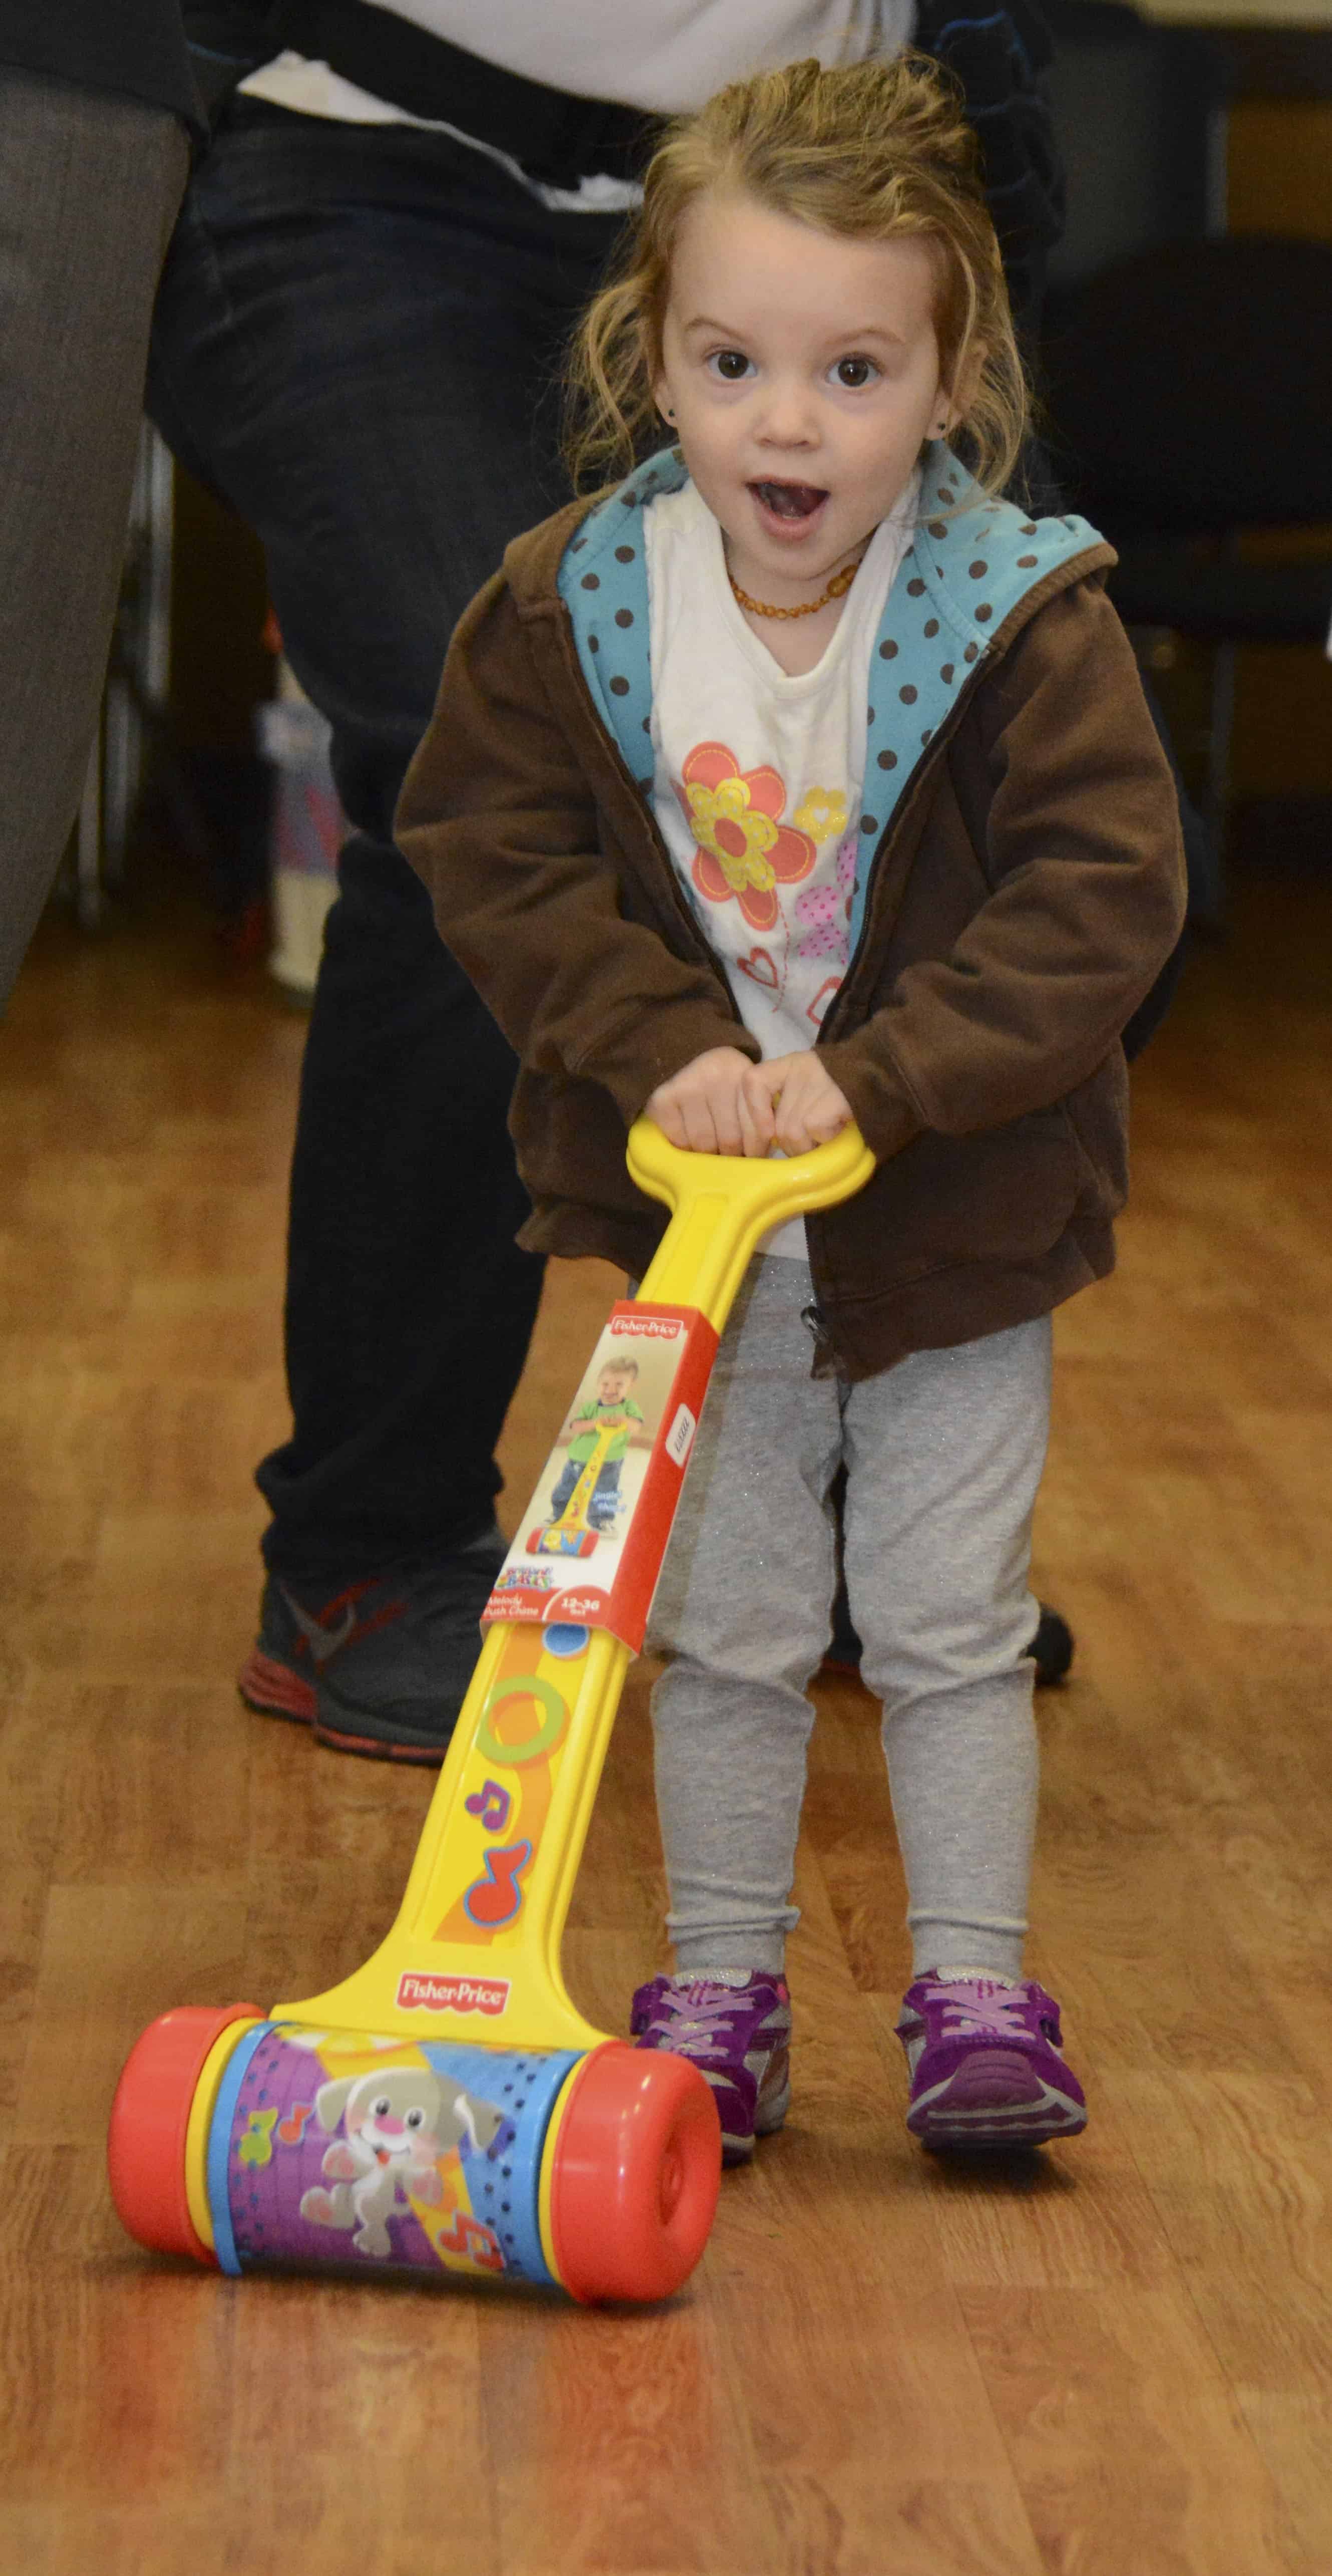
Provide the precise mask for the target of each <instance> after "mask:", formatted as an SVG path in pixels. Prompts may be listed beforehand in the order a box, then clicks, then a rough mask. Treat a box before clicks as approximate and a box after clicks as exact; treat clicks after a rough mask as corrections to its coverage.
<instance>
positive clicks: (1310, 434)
mask: <svg viewBox="0 0 1332 2576" xmlns="http://www.w3.org/2000/svg"><path fill="white" fill-rule="evenodd" d="M1044 366H1045V379H1046V398H1047V402H1048V407H1049V412H1050V415H1051V419H1052V422H1053V432H1054V434H1053V442H1052V443H1053V449H1054V455H1055V460H1056V467H1057V470H1058V472H1059V474H1060V478H1061V481H1062V482H1063V484H1064V486H1065V488H1066V489H1067V490H1068V491H1069V492H1070V494H1071V496H1072V498H1073V499H1074V501H1075V503H1076V506H1077V507H1078V508H1080V509H1082V510H1084V511H1085V512H1086V514H1087V516H1088V517H1089V518H1091V519H1093V520H1095V522H1096V524H1097V525H1098V526H1099V527H1101V528H1103V529H1104V531H1105V533H1106V535H1107V536H1108V537H1109V538H1110V540H1111V543H1112V544H1113V545H1114V546H1115V547H1116V548H1117V549H1118V552H1119V558H1120V560H1119V565H1118V568H1117V570H1116V571H1115V572H1114V573H1113V574H1112V576H1111V580H1110V590H1111V595H1112V597H1113V598H1114V600H1115V602H1116V605H1117V606H1118V608H1119V611H1120V614H1121V616H1122V617H1123V618H1124V620H1125V623H1126V624H1127V625H1130V626H1137V627H1154V628H1158V629H1167V630H1169V631H1171V632H1173V633H1174V634H1177V635H1180V636H1187V637H1191V638H1196V639H1198V640H1201V641H1203V642H1205V643H1207V644H1209V645H1210V646H1211V647H1212V648H1213V701H1212V728H1211V760H1210V780H1209V791H1210V804H1211V808H1212V812H1211V818H1210V819H1211V821H1212V824H1213V828H1214V832H1215V833H1216V835H1217V838H1218V841H1219V838H1220V831H1221V825H1222V821H1223V816H1224V807H1225V799H1226V786H1227V777H1228V766H1229V734H1230V715H1231V706H1232V701H1233V690H1234V660H1235V650H1236V647H1237V646H1238V645H1240V644H1245V643H1251V642H1261V643H1273V644H1315V645H1317V644H1322V643H1323V642H1324V641H1325V640H1326V638H1327V635H1328V629H1329V622H1330V621H1332V244H1330V243H1326V242H1321V241H1312V240H1310V241H1305V240H1295V239H1292V240H1285V239H1271V238H1268V237H1266V236H1259V235H1255V234H1247V235H1246V234H1238V235H1232V236H1222V237H1220V238H1216V237H1213V238H1204V239H1200V240H1194V241H1178V242H1169V243H1162V244H1157V245H1156V246H1154V247H1153V248H1151V249H1149V250H1143V251H1138V252H1135V253H1133V254H1131V255H1130V256H1129V257H1127V258H1124V259H1120V260H1116V261H1113V262H1112V263H1111V264H1110V265H1109V266H1108V267H1105V268H1103V269H1101V270H1100V271H1099V272H1098V273H1097V274H1096V275H1094V276H1091V277H1088V278H1086V279H1085V280H1083V281H1082V282H1081V284H1080V285H1078V286H1076V287H1075V288H1073V289H1070V290H1065V291H1064V292H1063V293H1062V295H1061V296H1060V297H1059V299H1058V303H1057V306H1056V309H1055V313H1054V316H1053V322H1052V327H1051V329H1050V330H1049V332H1048V334H1047V336H1046V339H1045V343H1044ZM1291 533H1298V535H1299V536H1300V537H1301V538H1302V539H1303V543H1302V544H1301V545H1300V546H1298V547H1297V548H1296V549H1295V550H1293V551H1292V556H1291V558H1290V559H1285V560H1282V559H1280V558H1279V549H1278V550H1277V553H1276V559H1274V550H1273V549H1272V547H1271V545H1270V544H1269V545H1268V546H1267V547H1265V548H1264V547H1259V548H1251V547H1250V548H1246V540H1252V538H1253V537H1254V536H1255V535H1260V536H1263V537H1265V538H1268V539H1269V540H1270V539H1271V538H1272V537H1273V536H1277V535H1279V536H1280V537H1282V538H1284V537H1286V536H1288V535H1290V534H1291Z"/></svg>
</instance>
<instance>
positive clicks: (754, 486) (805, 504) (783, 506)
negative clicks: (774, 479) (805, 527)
mask: <svg viewBox="0 0 1332 2576" xmlns="http://www.w3.org/2000/svg"><path fill="white" fill-rule="evenodd" d="M749 488H750V491H751V492H752V493H753V494H754V495H755V497H756V499H757V500H759V501H761V502H762V504H763V507H764V509H765V510H771V512H772V515H773V517H774V518H775V519H787V520H790V521H791V522H793V523H795V524H798V523H799V522H800V521H801V520H802V519H812V518H813V516H814V513H815V511H816V510H817V509H818V508H819V507H820V505H821V503H823V502H824V501H826V500H827V498H828V495H827V493H826V492H825V491H822V490H821V489H820V488H819V486H818V485H817V484H815V483H751V484H750V487H749Z"/></svg>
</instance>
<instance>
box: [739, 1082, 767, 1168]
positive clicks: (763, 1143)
mask: <svg viewBox="0 0 1332 2576" xmlns="http://www.w3.org/2000/svg"><path fill="white" fill-rule="evenodd" d="M766 1070H767V1068H766V1066H764V1065H761V1064H752V1065H750V1066H749V1068H748V1070H747V1071H746V1072H745V1073H744V1074H743V1075H742V1077H741V1081H740V1087H739V1091H738V1093H737V1096H736V1107H737V1110H738V1112H739V1118H740V1125H741V1131H742V1134H743V1138H744V1142H743V1145H742V1148H741V1150H742V1152H744V1153H746V1154H752V1155H756V1156H759V1155H763V1154H766V1153H767V1151H768V1148H769V1146H770V1145H771V1143H772V1141H773V1137H774V1135H775V1134H776V1126H775V1122H774V1119H773V1114H772V1092H771V1087H770V1085H769V1084H768V1083H766V1082H765V1081H764V1079H763V1077H764V1073H765V1072H766Z"/></svg>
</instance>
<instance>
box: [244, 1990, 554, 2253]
mask: <svg viewBox="0 0 1332 2576" xmlns="http://www.w3.org/2000/svg"><path fill="white" fill-rule="evenodd" d="M238 2054H239V2052H238ZM574 2063H575V2060H574V2059H573V2058H572V2057H571V2056H569V2055H568V2054H567V2053H565V2052H560V2053H559V2054H558V2055H556V2054H554V2053H552V2054H551V2055H550V2056H549V2057H545V2056H530V2057H519V2056H517V2055H515V2054H513V2053H511V2052H504V2051H500V2050H497V2049H496V2050H484V2049H479V2048H468V2047H457V2048H455V2047H450V2046H448V2045H446V2044H440V2043H437V2042H433V2041H427V2042H424V2043H422V2044H421V2045H420V2046H414V2045H413V2044H412V2043H411V2042H410V2041H408V2042H397V2041H393V2042H388V2043H384V2042H378V2043H377V2042H376V2041H375V2040H374V2039H373V2038H371V2037H370V2036H369V2035H365V2036H361V2035H360V2034H353V2033H348V2032H345V2031H340V2032H331V2031H322V2032H320V2031H302V2030H298V2029H297V2028H296V2027H295V2026H294V2025H292V2024H287V2025H278V2026H276V2027H274V2026H270V2027H269V2028H268V2029H266V2030H265V2031H264V2032H263V2033H262V2034H259V2035H257V2038H256V2044H255V2046H254V2048H253V2052H252V2054H250V2056H249V2059H248V2063H247V2064H246V2065H245V2066H244V2069H243V2072H241V2074H240V2082H239V2086H238V2089H236V2091H235V2092H234V2094H233V2095H232V2096H231V2099H230V2100H229V2101H228V2100H227V2099H226V2098H220V2099H219V2104H218V2114H219V2126H218V2128H217V2129H216V2130H215V2134H214V2138H213V2141H212V2147H211V2151H210V2157H209V2195H210V2200H211V2202H212V2206H213V2215H214V2222H215V2225H216V2226H217V2233H218V2251H219V2255H220V2256H221V2257H222V2259H223V2261H224V2265H225V2268H226V2269H227V2270H231V2269H232V2268H233V2265H232V2263H231V2262H228V2261H227V2260H226V2254H227V2253H228V2252H230V2251H232V2249H233V2248H234V2256H235V2266H234V2268H235V2269H237V2270H240V2271H248V2270H249V2269H251V2268H252V2267H253V2266H255V2265H265V2266H269V2265H278V2266H281V2267H282V2268H283V2269H284V2270H290V2269H300V2270H302V2271H309V2270H316V2271H317V2270H327V2269H329V2268H330V2267H334V2268H336V2269H338V2270H339V2271H343V2272H347V2271H354V2272H357V2273H362V2274H364V2273H375V2272H397V2273H401V2272H409V2273H422V2272H424V2273H428V2274H430V2275H431V2276H432V2277H433V2278H434V2279H436V2280H438V2278H439V2277H440V2274H441V2271H446V2270H457V2271H462V2272H469V2273H474V2274H481V2275H489V2276H491V2277H496V2276H500V2275H503V2276H504V2277H506V2278H509V2279H519V2280H527V2281H538V2282H544V2283H549V2282H550V2281H551V2278H552V2276H551V2273H550V2271H549V2269H548V2267H547V2265H546V2262H545V2260H544V2256H543V2254H542V2250H541V2240H540V2228H539V2222H538V2195H539V2182H540V2165H541V2152H542V2145H543V2141H544V2136H545V2130H546V2124H547V2121H548V2119H549V2115H550V2110H551V2106H552V2104H553V2102H554V2100H555V2097H556V2095H557V2094H558V2092H559V2090H560V2088H561V2086H562V2085H563V2083H564V2080H565V2077H566V2076H567V2074H568V2072H569V2069H570V2067H571V2066H572V2065H573V2064H574ZM227 2090H228V2091H230V2088H227ZM223 2194H224V2195H225V2209H219V2197H220V2196H221V2195H223ZM219 2220H220V2221H221V2224H220V2225H218V2222H219ZM228 2221H229V2227H228ZM228 2233H229V2235H230V2239H231V2245H230V2246H227V2245H226V2238H227V2235H228Z"/></svg>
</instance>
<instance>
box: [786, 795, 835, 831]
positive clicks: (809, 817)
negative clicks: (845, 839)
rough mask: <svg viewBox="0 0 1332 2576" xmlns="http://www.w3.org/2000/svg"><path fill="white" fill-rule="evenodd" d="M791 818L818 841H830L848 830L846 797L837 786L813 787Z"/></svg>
mask: <svg viewBox="0 0 1332 2576" xmlns="http://www.w3.org/2000/svg"><path fill="white" fill-rule="evenodd" d="M791 820H792V822H793V823H798V824H799V826H800V829H801V831H802V832H809V833H810V834H812V836H813V838H814V839H815V840H816V841H830V840H831V839H832V838H833V835H834V833H836V832H844V831H845V830H846V798H845V797H844V796H843V795H842V794H841V793H840V791H839V790H838V789H837V788H836V787H811V788H810V790H809V792H808V794H807V795H806V796H805V797H804V798H803V799H802V801H801V803H800V804H799V805H797V807H796V809H795V812H794V814H793V815H792V817H791Z"/></svg>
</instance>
